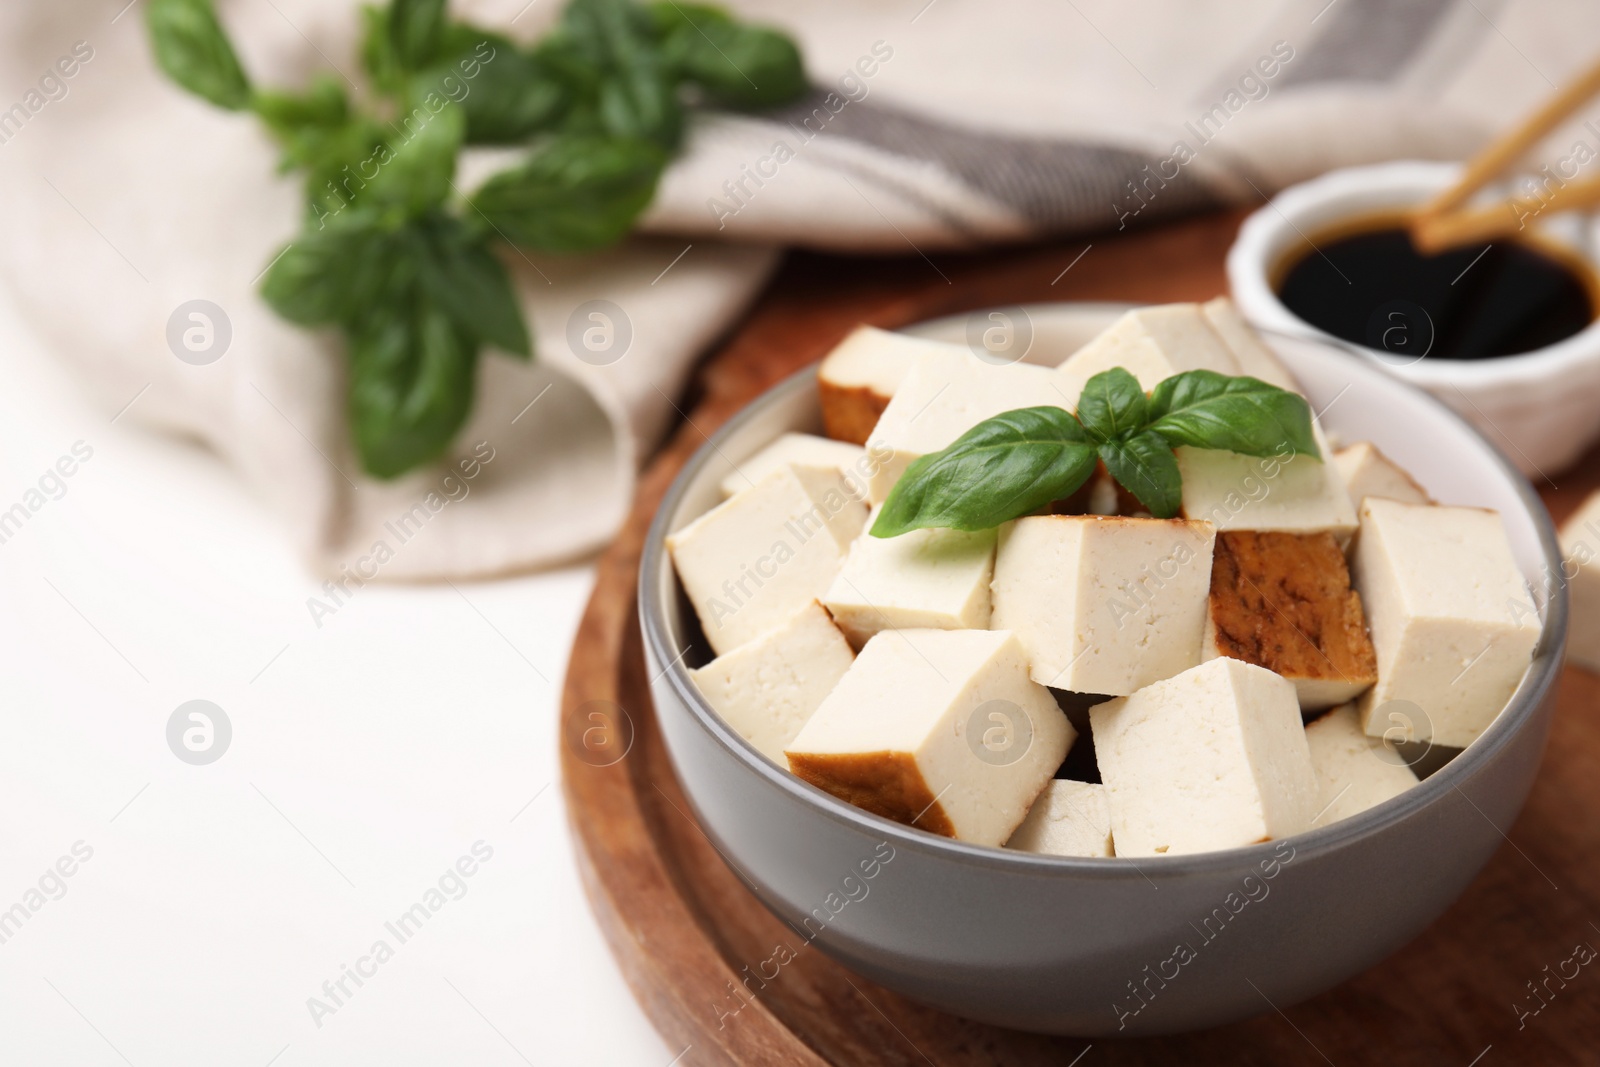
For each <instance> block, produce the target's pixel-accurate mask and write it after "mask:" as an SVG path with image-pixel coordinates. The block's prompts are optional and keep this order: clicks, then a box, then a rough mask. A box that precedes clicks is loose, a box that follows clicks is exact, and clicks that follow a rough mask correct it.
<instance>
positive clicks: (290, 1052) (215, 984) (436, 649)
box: [0, 297, 680, 1067]
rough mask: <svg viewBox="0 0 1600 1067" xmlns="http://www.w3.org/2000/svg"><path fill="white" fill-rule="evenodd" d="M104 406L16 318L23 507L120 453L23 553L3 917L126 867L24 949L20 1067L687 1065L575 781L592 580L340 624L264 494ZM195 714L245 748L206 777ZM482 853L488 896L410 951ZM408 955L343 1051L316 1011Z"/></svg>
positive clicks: (353, 1004) (375, 611)
mask: <svg viewBox="0 0 1600 1067" xmlns="http://www.w3.org/2000/svg"><path fill="white" fill-rule="evenodd" d="M80 384H81V383H74V382H73V381H71V380H70V378H69V377H68V375H67V373H66V372H65V371H63V370H62V369H61V368H60V367H59V366H58V365H56V364H54V363H52V361H50V359H49V358H48V357H47V355H46V354H45V352H44V348H43V346H42V344H41V343H40V342H39V341H38V340H37V339H36V338H35V337H33V336H32V335H31V334H30V333H29V331H28V330H27V329H26V328H25V327H24V326H23V325H21V324H20V321H19V318H18V315H17V312H16V309H15V308H14V307H13V306H11V305H10V304H9V303H6V302H4V298H3V297H0V512H3V511H4V510H6V509H7V508H9V507H10V506H11V505H12V504H14V503H17V502H18V501H21V500H22V499H23V497H24V494H25V493H26V492H27V491H28V490H29V489H30V488H36V487H37V485H38V481H39V478H40V477H41V475H43V474H44V473H45V472H46V471H47V470H49V469H51V468H52V467H53V466H54V465H55V464H56V462H57V460H58V459H59V458H60V457H61V456H63V455H66V454H68V453H69V452H70V451H71V449H72V446H73V445H74V443H75V442H79V441H81V442H83V443H84V445H85V446H87V447H88V448H92V449H93V455H92V457H91V458H90V459H89V460H88V461H87V462H85V463H83V464H82V465H81V466H80V467H79V468H78V469H77V471H76V473H74V474H73V475H72V476H71V477H70V478H67V479H64V484H65V493H64V495H61V496H60V498H59V499H49V501H48V503H46V504H45V505H44V506H43V507H42V508H40V509H39V510H38V512H37V513H35V514H33V515H32V516H31V518H30V519H29V520H28V522H27V523H26V525H25V526H24V527H23V528H22V529H21V530H20V531H19V532H16V533H15V534H13V535H12V536H11V537H10V538H9V539H7V540H6V541H4V543H0V605H3V608H4V610H3V611H0V709H3V711H0V714H3V719H0V721H3V723H4V734H3V736H0V911H4V910H5V909H7V908H10V907H11V906H12V905H13V904H16V903H19V902H25V901H26V900H27V897H26V895H27V894H28V892H29V890H30V889H36V888H38V886H39V882H40V878H41V876H43V875H45V873H46V872H47V871H48V870H50V869H51V868H52V867H53V865H54V864H55V863H56V862H57V860H58V859H59V858H60V857H62V856H65V855H69V854H70V853H71V851H72V848H73V846H74V844H75V843H77V842H80V841H81V842H83V845H82V846H80V850H81V849H83V848H84V847H87V848H88V849H92V850H93V855H92V858H90V859H89V860H87V861H86V862H84V863H82V864H81V865H79V866H78V867H77V868H76V870H75V873H73V874H72V876H71V877H69V878H65V879H61V880H60V882H61V886H64V888H65V893H64V894H63V895H60V896H59V898H58V899H53V898H51V896H49V895H46V894H40V897H35V898H33V902H34V903H36V904H37V903H38V901H39V899H40V898H41V897H42V898H43V899H44V903H43V905H42V906H41V907H39V908H38V910H37V912H35V913H32V914H31V915H30V917H29V918H28V919H27V921H26V922H25V923H24V924H23V925H22V928H21V929H20V930H18V931H16V932H14V933H12V934H11V935H10V936H9V937H8V938H7V939H6V940H5V941H4V942H3V943H0V1062H4V1063H6V1064H23V1063H26V1064H71V1065H73V1067H97V1065H101V1064H104V1065H108V1067H110V1065H115V1064H131V1065H133V1067H153V1065H163V1067H165V1065H173V1067H177V1065H187V1064H196V1065H200V1064H204V1065H206V1067H215V1065H220V1064H242V1065H246V1067H266V1065H267V1064H273V1065H276V1067H296V1065H301V1064H327V1065H335V1064H337V1065H350V1064H384V1065H403V1064H430V1065H431V1064H472V1065H486V1067H493V1065H497V1064H506V1065H512V1064H518V1063H538V1064H545V1063H561V1064H571V1063H597V1064H599V1063H604V1064H639V1065H643V1067H666V1065H667V1063H668V1062H669V1061H671V1060H672V1059H673V1057H674V1056H675V1055H677V1054H678V1052H679V1051H680V1050H678V1049H669V1048H667V1047H666V1046H665V1045H664V1044H663V1043H662V1041H661V1040H660V1038H659V1037H657V1035H656V1034H655V1033H654V1032H653V1031H652V1030H651V1028H650V1026H649V1023H648V1021H647V1020H646V1019H645V1018H644V1015H643V1014H642V1012H641V1011H640V1010H639V1008H638V1006H637V1005H636V1004H635V1002H634V1001H633V999H632V997H631V995H630V994H629V992H628V989H627V987H626V985H625V984H624V983H623V981H622V978H621V975H620V973H619V972H618V970H617V967H616V965H615V963H614V962H613V961H612V959H611V957H610V955H609V953H608V951H607V948H606V946H605V943H604V941H603V939H602V938H601V935H600V933H599V930H598V928H597V927H596V925H595V922H594V919H593V916H592V915H591V913H590V911H589V909H588V905H587V903H586V901H585V898H584V894H583V890H582V887H581V886H580V884H579V882H578V878H577V874H576V870H575V868H574V862H573V858H572V847H571V843H570V840H569V837H568V830H567V826H566V818H565V812H564V811H563V807H562V797H561V791H560V783H559V782H558V781H557V779H556V776H557V757H556V745H557V743H558V737H557V730H556V721H555V720H556V709H557V702H558V695H559V686H560V684H561V678H562V673H563V671H564V669H565V664H566V659H567V654H568V652H569V650H570V646H571V642H572V637H573V632H574V630H575V628H576V625H577V621H578V616H579V613H580V612H581V610H582V607H583V604H584V601H585V599H586V598H587V596H588V594H589V590H590V587H591V585H592V582H593V568H592V566H589V565H583V566H575V567H570V568H567V569H563V570H558V571H554V572H550V573H545V574H540V575H534V576H529V577H522V578H516V579H512V580H505V581H497V582H489V583H463V584H460V585H459V588H453V587H452V586H450V585H441V586H412V587H385V586H381V585H372V586H368V587H366V588H363V589H360V590H359V591H358V592H357V593H356V594H355V596H353V597H352V598H350V599H349V600H348V601H347V602H346V603H345V604H344V605H343V606H342V607H340V608H339V609H338V611H337V612H336V613H335V614H333V615H332V616H331V617H326V618H323V619H322V626H321V627H320V628H318V627H317V626H316V625H315V623H314V622H313V620H312V617H311V614H310V612H309V611H308V609H307V605H306V601H307V598H308V597H310V596H313V595H317V594H319V592H320V590H319V587H318V584H317V583H315V582H314V581H313V580H312V578H311V577H310V575H309V574H308V573H307V572H306V571H305V570H304V569H303V568H302V567H301V565H300V563H299V561H298V560H297V559H296V558H295V557H294V556H293V555H292V554H290V552H289V550H288V548H287V547H286V544H285V542H284V541H283V539H282V538H281V537H280V535H279V532H278V531H277V530H276V529H275V528H274V526H273V523H272V520H271V518H270V517H269V516H268V515H267V514H266V513H265V512H264V511H263V510H262V509H260V508H259V507H258V506H257V505H256V504H255V502H254V501H252V500H251V499H250V498H249V497H248V496H247V495H246V494H245V492H244V490H243V489H242V488H241V486H240V484H239V482H238V481H237V480H236V479H235V478H234V477H233V475H232V474H231V473H230V472H229V471H228V470H227V469H226V468H225V467H224V466H223V465H222V464H221V463H220V462H219V461H218V460H217V459H215V458H214V457H212V456H211V455H209V454H207V453H205V452H203V451H201V450H200V449H198V448H196V447H193V446H190V445H187V444H185V443H183V442H178V441H173V440H169V439H165V438H161V437H157V436H154V435H151V434H148V433H146V432H144V431H142V430H139V429H138V428H136V427H133V426H131V425H129V423H130V422H131V420H122V421H119V422H115V423H113V422H112V421H111V420H110V417H109V415H108V414H107V413H105V412H102V411H100V410H98V409H95V408H92V407H90V406H89V405H88V404H87V403H86V402H85V401H84V400H83V399H82V397H83V396H84V395H86V390H84V389H82V388H80ZM135 403H137V401H135ZM80 447H81V446H80ZM57 491H58V492H59V490H57ZM194 699H203V700H209V701H212V702H214V703H215V704H217V705H218V706H219V707H221V708H222V709H223V710H224V712H225V713H226V715H227V717H228V719H229V720H230V722H231V724H232V729H233V737H232V740H231V742H230V744H229V746H228V748H227V750H226V752H225V754H224V755H223V756H222V757H221V758H220V759H219V760H218V761H216V762H215V763H212V764H209V765H205V766H192V765H189V764H187V763H185V762H183V761H181V760H179V759H178V758H177V757H176V756H175V755H174V753H173V751H172V750H171V749H170V748H169V747H168V743H167V738H166V729H167V721H168V719H169V718H170V717H171V715H172V713H173V711H174V710H175V709H176V708H177V707H178V705H180V704H182V703H184V702H186V701H189V700H194ZM535 797H536V798H537V799H534V798H535ZM530 800H531V801H532V803H531V804H530V803H529V802H530ZM479 841H481V842H483V846H479V847H480V849H481V848H483V847H484V846H487V847H488V848H492V849H493V856H492V858H491V859H489V860H488V861H487V862H484V863H482V864H481V865H479V866H478V868H477V871H476V873H475V874H474V875H473V876H472V877H471V878H468V879H462V880H461V882H462V884H463V885H464V887H465V890H466V891H465V894H464V895H463V896H461V897H460V898H459V899H449V900H448V902H447V903H445V904H444V906H443V907H441V908H440V909H439V910H438V911H437V912H436V913H435V914H433V915H432V916H431V918H430V919H429V920H428V921H427V923H426V924H425V925H424V926H423V928H422V929H421V930H420V931H417V932H416V933H415V934H414V935H413V936H412V937H411V938H410V939H408V940H407V941H406V942H405V943H403V944H402V943H400V942H399V941H398V939H397V938H395V937H394V936H393V935H392V934H391V933H389V932H388V931H387V930H385V928H384V924H385V922H387V921H391V920H395V919H397V918H398V917H399V916H400V914H401V913H403V912H404V911H406V909H408V908H409V907H410V906H411V905H413V904H415V903H417V902H419V901H422V900H423V897H424V894H425V893H426V892H427V891H428V890H429V889H430V888H434V887H436V886H437V883H438V880H439V878H440V876H441V875H442V874H444V873H445V872H446V871H447V869H450V868H452V866H453V865H454V864H455V863H456V861H457V859H458V858H459V857H461V856H463V855H468V854H470V852H471V850H472V847H473V845H474V843H475V842H479ZM61 886H57V885H56V884H54V883H53V882H52V881H51V880H50V879H48V878H47V879H46V888H48V889H50V890H51V891H52V892H55V893H59V892H60V888H61ZM447 887H448V888H451V889H452V890H453V891H459V890H454V887H453V886H449V885H448V883H447ZM6 929H9V928H0V932H4V930H6ZM379 939H383V940H385V941H387V942H388V944H389V945H390V947H391V948H392V949H393V958H391V959H388V960H387V961H386V962H384V963H382V964H381V965H377V966H376V968H375V969H376V973H375V974H373V975H372V977H370V978H365V979H363V982H364V984H363V985H361V986H360V987H357V986H356V985H355V984H354V983H353V982H352V981H350V980H349V979H346V980H345V985H346V990H347V991H348V993H349V995H348V996H346V995H345V994H344V993H340V994H339V995H340V998H341V999H342V1000H343V1004H342V1005H338V1006H336V1007H335V1009H334V1010H333V1011H332V1013H331V1014H326V1015H325V1016H323V1017H322V1018H321V1019H320V1022H321V1025H320V1026H319V1025H317V1022H316V1021H314V1020H313V1016H312V1012H311V1010H310V1009H309V1007H308V1003H307V1002H308V998H311V997H313V996H316V997H318V998H321V999H322V1000H323V1001H324V1002H325V1003H327V1004H328V1005H330V1006H333V1005H334V1002H333V1001H332V1000H331V998H329V997H328V996H327V995H326V994H325V993H324V992H323V988H322V987H323V983H324V982H325V981H330V980H337V979H338V978H340V977H341V974H342V972H343V968H344V967H345V966H351V967H353V966H354V965H355V964H356V962H357V960H358V959H360V958H361V957H363V956H365V955H367V954H368V953H369V951H370V950H371V948H372V946H373V943H374V942H375V941H377V940H379ZM366 969H367V970H369V971H371V970H373V969H374V964H372V963H368V964H367V965H366Z"/></svg>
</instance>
